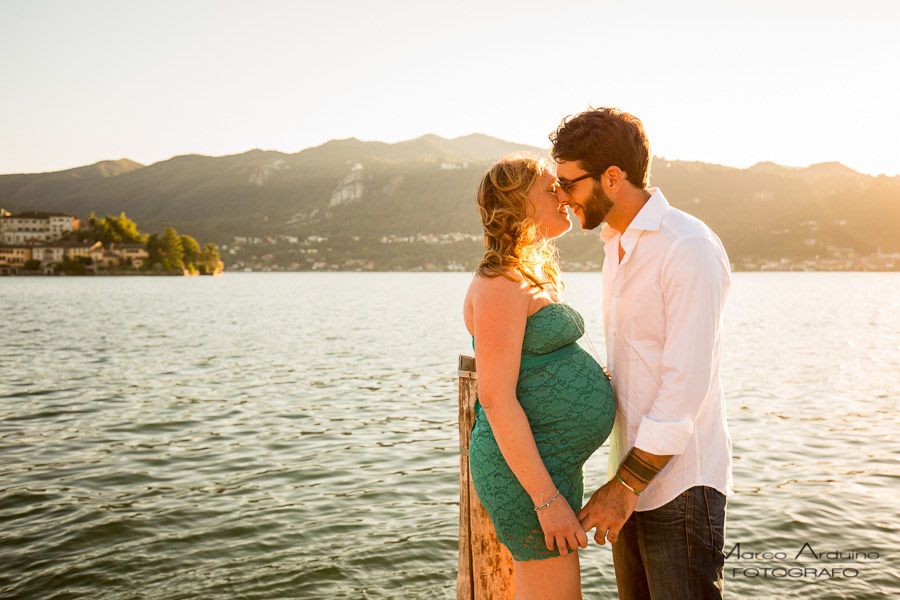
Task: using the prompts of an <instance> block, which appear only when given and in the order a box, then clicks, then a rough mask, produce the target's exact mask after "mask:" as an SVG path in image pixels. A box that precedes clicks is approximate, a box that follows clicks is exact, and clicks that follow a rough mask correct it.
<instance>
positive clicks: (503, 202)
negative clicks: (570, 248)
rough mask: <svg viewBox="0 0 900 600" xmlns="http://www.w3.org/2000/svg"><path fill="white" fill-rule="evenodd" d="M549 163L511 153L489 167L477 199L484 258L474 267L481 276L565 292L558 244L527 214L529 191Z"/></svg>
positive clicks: (526, 155)
mask: <svg viewBox="0 0 900 600" xmlns="http://www.w3.org/2000/svg"><path fill="white" fill-rule="evenodd" d="M550 168H551V167H550V164H549V163H548V162H547V161H545V160H541V159H539V158H537V157H535V156H532V155H528V154H512V155H509V156H506V157H504V158H502V159H500V160H499V161H498V162H497V163H496V164H494V166H492V167H491V168H490V169H488V171H487V173H485V174H484V177H483V178H482V179H481V185H479V186H478V193H477V195H476V198H475V202H476V205H477V206H478V214H479V215H480V216H481V224H482V226H483V227H484V256H483V257H482V259H481V264H479V265H478V269H477V270H476V271H475V272H476V273H477V274H478V275H481V276H482V277H498V276H502V277H506V278H507V279H512V280H514V281H515V280H516V279H515V277H514V275H513V273H511V271H514V272H517V273H519V274H520V275H521V276H522V277H523V278H524V279H525V280H526V281H528V282H530V283H531V285H533V286H537V287H539V288H541V289H543V288H544V286H546V285H550V286H553V288H555V289H556V290H557V291H562V288H563V285H562V282H561V281H560V279H559V260H558V258H557V255H558V253H557V249H556V245H555V244H554V243H553V242H552V241H550V240H548V239H546V238H544V237H543V236H541V235H540V233H539V232H538V228H537V225H536V224H535V223H534V222H533V221H532V220H531V219H530V218H528V216H527V215H526V206H527V203H528V202H530V201H531V200H530V199H529V198H528V190H529V189H530V188H531V186H532V185H534V184H535V182H536V181H537V180H538V178H539V177H540V175H541V172H542V171H543V170H545V169H546V170H550Z"/></svg>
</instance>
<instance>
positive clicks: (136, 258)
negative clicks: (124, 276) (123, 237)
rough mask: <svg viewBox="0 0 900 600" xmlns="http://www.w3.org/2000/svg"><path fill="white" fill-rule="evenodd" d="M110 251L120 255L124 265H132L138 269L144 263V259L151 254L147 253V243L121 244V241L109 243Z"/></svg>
mask: <svg viewBox="0 0 900 600" xmlns="http://www.w3.org/2000/svg"><path fill="white" fill-rule="evenodd" d="M109 251H110V252H111V253H112V254H113V255H115V256H117V257H119V260H120V262H121V264H123V265H129V264H130V265H131V266H132V267H134V268H136V269H140V268H141V265H143V264H144V261H145V260H147V258H148V257H149V256H150V255H149V254H148V253H147V246H146V245H145V244H135V243H128V244H121V243H112V244H110V245H109Z"/></svg>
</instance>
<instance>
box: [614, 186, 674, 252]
mask: <svg viewBox="0 0 900 600" xmlns="http://www.w3.org/2000/svg"><path fill="white" fill-rule="evenodd" d="M647 191H648V192H650V197H649V198H648V199H647V202H646V203H644V206H642V207H641V210H639V211H638V214H636V215H635V216H634V219H632V220H631V223H630V224H629V225H628V227H627V228H626V229H625V231H628V230H629V229H635V230H646V231H659V225H660V223H661V222H662V218H663V215H664V214H665V212H666V210H667V209H668V208H669V201H668V200H666V197H665V196H663V193H662V192H661V191H659V188H647ZM617 235H619V232H618V231H616V230H615V229H613V228H612V227H610V226H609V223H607V222H605V221H604V222H603V223H602V225H601V226H600V239H601V240H603V241H604V242H608V241H610V240H612V239H614V238H615V237H616V236H617Z"/></svg>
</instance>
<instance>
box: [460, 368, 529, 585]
mask: <svg viewBox="0 0 900 600" xmlns="http://www.w3.org/2000/svg"><path fill="white" fill-rule="evenodd" d="M477 377H478V376H477V374H476V371H475V358H474V357H471V356H465V355H462V354H461V355H460V356H459V569H458V571H457V574H456V598H457V600H495V599H496V600H503V599H507V598H508V599H509V600H512V599H513V598H514V597H515V594H516V589H515V581H514V580H513V561H512V556H510V554H509V550H507V549H506V546H504V545H503V544H501V543H500V542H498V541H497V534H496V533H494V526H493V525H492V524H491V519H490V517H488V514H487V511H485V510H484V507H483V506H482V505H481V502H479V500H478V495H477V494H476V493H475V486H474V485H473V484H472V474H471V472H470V471H469V437H470V436H471V433H472V424H473V423H474V422H475V399H476V396H477V392H478V389H477Z"/></svg>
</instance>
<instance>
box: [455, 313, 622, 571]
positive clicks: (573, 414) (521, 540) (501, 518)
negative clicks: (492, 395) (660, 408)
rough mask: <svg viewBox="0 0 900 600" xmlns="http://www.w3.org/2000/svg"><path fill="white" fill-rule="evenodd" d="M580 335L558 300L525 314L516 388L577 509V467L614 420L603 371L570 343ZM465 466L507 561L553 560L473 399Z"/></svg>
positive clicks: (549, 464) (554, 473)
mask: <svg viewBox="0 0 900 600" xmlns="http://www.w3.org/2000/svg"><path fill="white" fill-rule="evenodd" d="M583 332H584V320H583V319H582V317H581V315H580V314H579V313H578V312H576V311H575V310H574V309H573V308H572V307H571V306H569V305H568V304H565V303H562V302H558V303H555V304H550V305H548V306H545V307H544V308H542V309H541V310H539V311H538V312H536V313H535V314H533V315H531V316H530V317H528V321H527V323H526V326H525V339H524V341H523V343H522V360H521V363H520V368H519V378H518V382H517V385H516V397H517V398H518V400H519V404H521V406H522V409H523V410H524V411H525V415H526V416H527V417H528V423H529V424H530V425H531V433H532V435H533V436H534V441H535V442H536V444H537V448H538V451H539V452H540V455H541V459H542V460H543V462H544V466H545V467H546V468H547V471H548V472H549V473H550V477H551V478H552V479H553V483H554V484H555V485H556V487H557V488H558V489H559V491H560V493H561V494H562V496H564V497H565V499H566V501H568V503H569V506H571V507H572V510H574V511H576V512H577V511H578V510H579V509H580V508H581V506H582V501H583V499H584V498H583V497H584V470H583V469H584V463H585V461H586V460H587V459H588V457H590V455H591V454H593V453H594V451H595V450H597V448H599V447H600V445H601V444H602V443H603V442H604V441H605V440H606V438H607V437H609V433H610V431H611V430H612V426H613V421H614V420H615V415H616V404H615V399H614V397H613V390H612V386H611V385H610V382H609V380H608V379H607V378H606V375H605V373H604V372H603V369H602V367H601V366H600V365H599V364H598V363H597V361H596V360H594V359H593V358H592V357H591V355H590V354H588V353H587V352H585V351H584V350H583V349H582V348H581V347H580V346H578V344H576V343H575V342H576V340H578V339H579V338H580V337H581V336H582V335H583ZM469 465H470V467H471V470H472V481H473V483H474V485H475V491H476V492H477V494H478V498H479V499H480V500H481V503H482V505H483V506H484V507H485V509H486V510H487V513H488V515H489V516H490V517H491V521H492V522H493V524H494V529H495V530H496V531H497V538H498V539H499V540H500V542H501V543H503V544H504V545H506V547H507V548H509V551H510V553H511V554H512V556H513V558H514V559H515V560H540V559H544V558H553V557H555V556H559V551H558V550H557V549H555V548H554V549H553V550H547V545H546V544H545V542H544V533H543V531H542V530H541V525H540V522H539V521H538V518H537V513H536V512H535V511H534V505H533V504H532V502H531V497H530V496H529V495H528V493H527V492H526V491H525V489H524V488H523V487H522V485H521V484H520V483H519V481H518V479H516V476H515V475H514V474H513V472H512V470H511V469H510V468H509V465H507V464H506V460H504V458H503V455H502V454H501V453H500V448H499V447H498V446H497V441H496V439H495V438H494V434H493V432H492V431H491V426H490V423H488V420H487V417H486V416H485V413H484V409H483V408H482V407H481V404H480V403H478V402H476V404H475V424H474V426H473V427H472V438H471V442H470V444H469Z"/></svg>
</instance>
